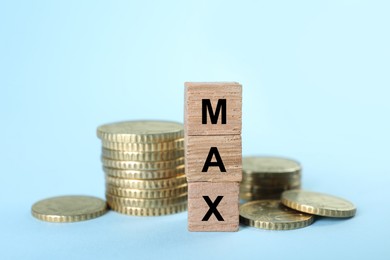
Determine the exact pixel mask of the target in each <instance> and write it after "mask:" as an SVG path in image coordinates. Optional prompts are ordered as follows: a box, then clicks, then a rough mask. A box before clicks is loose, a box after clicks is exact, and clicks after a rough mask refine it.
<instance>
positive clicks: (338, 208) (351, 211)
mask: <svg viewBox="0 0 390 260" xmlns="http://www.w3.org/2000/svg"><path fill="white" fill-rule="evenodd" d="M282 203H283V204H284V205H286V206H287V207H289V208H292V209H295V210H298V211H301V212H305V213H309V214H314V215H319V216H325V217H338V218H348V217H353V216H354V215H355V214H356V207H355V206H354V205H353V204H352V203H351V202H349V201H347V200H345V199H342V198H339V197H335V196H332V195H328V194H324V193H318V192H312V191H305V190H288V191H285V192H283V194H282Z"/></svg>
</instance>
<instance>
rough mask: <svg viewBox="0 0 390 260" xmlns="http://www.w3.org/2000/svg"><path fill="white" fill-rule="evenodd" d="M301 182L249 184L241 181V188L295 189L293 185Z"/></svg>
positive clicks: (295, 185)
mask: <svg viewBox="0 0 390 260" xmlns="http://www.w3.org/2000/svg"><path fill="white" fill-rule="evenodd" d="M300 185H301V183H300V182H295V183H285V184H279V185H275V184H274V185H266V184H257V183H253V184H248V183H242V182H241V183H240V189H244V190H253V189H254V190H278V189H282V190H285V189H293V188H292V187H297V186H300Z"/></svg>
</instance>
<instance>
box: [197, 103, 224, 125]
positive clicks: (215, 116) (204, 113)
mask: <svg viewBox="0 0 390 260" xmlns="http://www.w3.org/2000/svg"><path fill="white" fill-rule="evenodd" d="M221 108H222V119H221V123H222V124H223V125H225V124H226V99H218V103H217V107H216V108H215V113H213V108H212V106H211V101H210V99H202V124H203V125H206V124H207V111H208V112H209V116H210V121H211V123H212V124H213V125H215V124H216V123H217V122H218V117H219V113H220V112H221Z"/></svg>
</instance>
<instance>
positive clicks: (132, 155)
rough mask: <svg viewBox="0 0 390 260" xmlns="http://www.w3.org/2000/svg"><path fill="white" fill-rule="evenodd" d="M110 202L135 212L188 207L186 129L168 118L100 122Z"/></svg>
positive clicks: (175, 210)
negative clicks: (167, 119) (185, 162)
mask: <svg viewBox="0 0 390 260" xmlns="http://www.w3.org/2000/svg"><path fill="white" fill-rule="evenodd" d="M97 135H98V137H99V138H100V139H101V140H102V163H103V170H104V172H105V177H106V199H107V204H108V206H109V207H110V208H111V209H112V210H114V211H117V212H120V213H123V214H127V215H134V216H159V215H167V214H173V213H178V212H181V211H184V210H186V209H187V182H186V178H185V175H184V128H183V125H182V124H180V123H176V122H168V121H127V122H118V123H112V124H106V125H102V126H99V127H98V129H97Z"/></svg>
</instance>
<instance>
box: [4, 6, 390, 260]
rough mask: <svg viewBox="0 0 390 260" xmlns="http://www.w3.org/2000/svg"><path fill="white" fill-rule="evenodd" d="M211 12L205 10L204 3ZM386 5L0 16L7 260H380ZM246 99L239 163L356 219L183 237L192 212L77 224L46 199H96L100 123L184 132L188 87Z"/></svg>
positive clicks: (387, 107)
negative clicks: (51, 214)
mask: <svg viewBox="0 0 390 260" xmlns="http://www.w3.org/2000/svg"><path fill="white" fill-rule="evenodd" d="M211 2H212V3H211ZM389 11H390V5H389V2H388V1H344V0H337V1H236V2H229V1H199V0H197V1H160V2H157V1H154V2H153V1H137V2H136V1H2V2H1V3H0V87H1V94H0V116H1V127H0V134H1V138H0V145H1V156H0V162H1V168H2V169H1V174H0V179H1V184H2V187H1V189H0V197H1V204H2V210H1V214H0V231H1V232H0V248H1V250H0V259H37V258H41V259H52V258H56V259H108V258H110V259H111V258H112V257H115V258H117V259H141V258H150V259H155V258H156V257H159V258H160V259H166V258H179V257H180V258H183V257H186V258H187V259H200V258H203V259H210V258H214V259H220V258H222V257H223V258H225V259H237V258H238V257H239V258H240V259H245V258H246V259H249V258H255V259H269V258H270V257H272V258H275V259H286V258H288V259H313V258H315V259H329V257H331V258H335V259H340V258H341V257H348V259H367V258H368V257H370V258H372V257H373V258H375V259H389V258H390V248H389V246H388V244H389V238H388V234H389V231H390V228H389V225H388V223H389V215H390V207H389V198H390V192H389V187H388V186H389V185H388V183H389V181H390V177H389V174H390V172H389V169H390V168H389V146H390V122H389V112H390V102H389V98H390V76H389V75H390V74H389V71H390V48H389V46H390V34H389V27H390V16H389ZM231 80H234V81H238V82H240V83H242V84H243V87H244V94H243V95H244V96H243V106H244V107H243V135H242V137H243V154H244V155H253V154H267V155H282V156H288V157H292V158H295V159H297V160H299V161H300V162H301V163H302V165H303V167H304V171H303V186H304V188H306V189H309V190H315V191H320V192H327V193H331V194H334V195H339V196H342V197H345V198H347V199H349V200H351V201H352V202H354V203H355V204H356V205H357V208H358V213H357V216H356V217H355V218H352V219H349V220H332V219H320V220H318V221H317V222H315V223H314V224H313V225H312V226H310V227H307V228H304V229H300V230H294V231H284V232H283V231H279V232H277V231H274V232H272V231H265V230H258V229H254V228H246V227H242V228H241V229H240V231H239V232H237V233H190V232H188V231H187V229H186V225H187V223H186V221H187V220H186V213H182V214H178V215H172V216H164V217H150V218H139V217H128V216H124V215H120V214H116V213H114V212H110V213H108V214H107V215H105V216H104V217H101V218H98V219H95V220H91V221H87V222H81V223H74V224H63V225H61V224H51V223H45V222H40V221H38V220H36V219H34V218H33V217H31V215H30V207H31V205H32V204H33V203H34V202H35V201H37V200H40V199H43V198H46V197H51V196H56V195H63V194H89V195H95V196H100V197H103V196H104V178H103V173H102V170H101V163H100V161H99V154H100V142H99V140H98V139H97V138H96V134H95V130H96V127H97V126H98V125H99V124H103V123H107V122H112V121H119V120H127V119H169V120H176V121H182V118H183V94H184V93H183V82H185V81H231Z"/></svg>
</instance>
